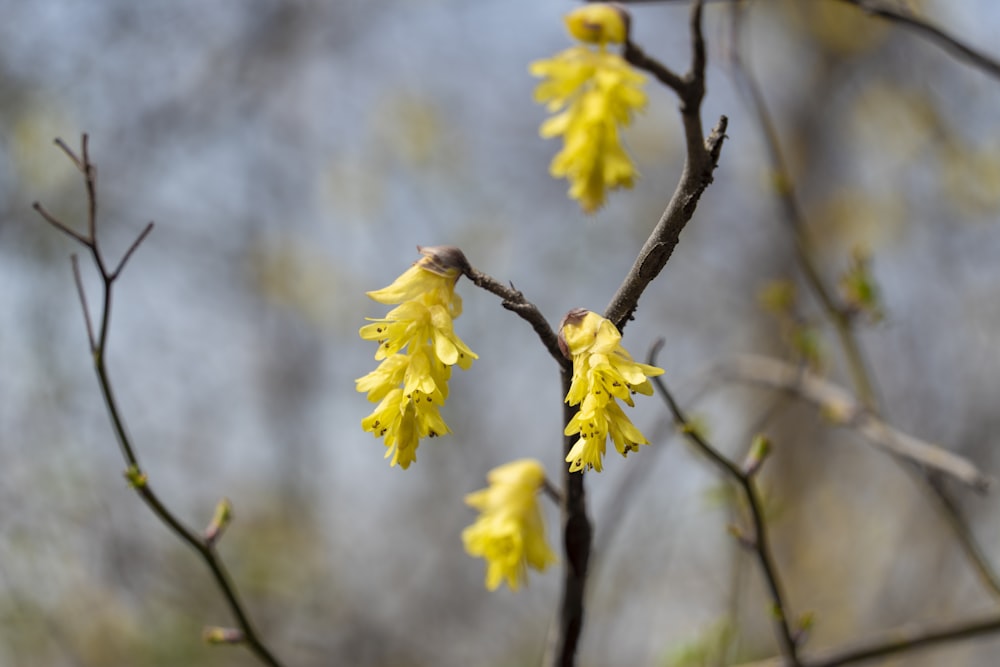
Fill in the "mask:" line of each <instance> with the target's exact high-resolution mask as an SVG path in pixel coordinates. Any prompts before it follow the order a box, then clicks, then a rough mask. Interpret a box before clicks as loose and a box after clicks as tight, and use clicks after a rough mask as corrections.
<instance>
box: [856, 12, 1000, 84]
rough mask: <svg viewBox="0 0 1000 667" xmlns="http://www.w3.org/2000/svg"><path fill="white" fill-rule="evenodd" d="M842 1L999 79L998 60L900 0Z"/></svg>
mask: <svg viewBox="0 0 1000 667" xmlns="http://www.w3.org/2000/svg"><path fill="white" fill-rule="evenodd" d="M838 1H839V2H842V3H844V4H848V5H853V6H855V7H857V8H858V9H860V10H861V11H863V12H865V13H866V14H870V15H871V16H877V17H879V18H881V19H885V20H886V21H889V22H891V23H895V24H896V25H899V26H902V27H904V28H907V29H909V30H912V31H914V32H915V33H917V34H918V35H920V36H921V37H925V38H926V39H927V40H929V41H931V42H934V43H935V44H937V45H938V46H940V47H941V48H942V49H944V50H945V51H948V52H949V53H951V54H952V55H953V56H955V57H956V58H957V59H959V60H964V61H966V62H967V63H969V64H970V65H972V66H973V67H976V68H977V69H980V70H982V71H983V72H985V73H986V74H988V75H990V76H992V77H993V78H995V79H1000V62H998V61H997V60H996V59H995V58H993V57H991V56H988V55H986V54H985V53H983V52H982V51H979V50H977V49H974V48H972V47H971V46H969V45H968V44H966V43H964V42H962V41H961V40H959V39H958V38H956V37H953V36H952V35H950V34H948V33H947V32H945V31H944V30H942V29H941V28H938V27H937V26H935V25H933V24H931V23H929V22H928V21H925V20H924V19H922V18H920V17H919V16H916V15H915V14H913V13H911V12H910V11H909V10H907V9H906V8H905V7H903V6H902V4H901V3H897V4H896V5H895V6H893V7H890V6H889V5H887V4H886V3H884V2H873V1H872V0H838Z"/></svg>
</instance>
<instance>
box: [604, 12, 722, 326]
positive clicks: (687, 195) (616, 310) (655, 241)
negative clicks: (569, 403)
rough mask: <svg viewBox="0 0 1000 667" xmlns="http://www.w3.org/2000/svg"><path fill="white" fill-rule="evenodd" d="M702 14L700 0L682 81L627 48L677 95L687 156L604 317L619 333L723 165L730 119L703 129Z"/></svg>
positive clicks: (630, 57)
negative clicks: (706, 132) (721, 158)
mask: <svg viewBox="0 0 1000 667" xmlns="http://www.w3.org/2000/svg"><path fill="white" fill-rule="evenodd" d="M701 10H702V1H701V0H696V1H695V2H694V4H693V6H692V9H691V26H690V30H691V49H692V55H691V69H690V70H689V71H688V73H687V74H685V75H684V76H683V77H678V76H677V75H676V74H674V73H673V72H672V71H670V70H669V69H667V68H666V67H665V66H663V65H660V64H659V63H657V62H656V61H655V60H653V59H652V58H650V57H649V56H647V55H646V54H645V52H644V51H643V50H642V49H640V48H639V47H638V46H637V45H635V44H633V43H632V42H628V43H627V44H626V45H625V53H624V57H625V59H626V60H627V61H629V62H630V63H631V64H633V65H634V66H635V67H638V68H640V69H645V70H646V71H648V72H650V73H652V74H653V75H654V76H656V77H657V78H659V79H660V80H661V81H663V82H664V83H665V84H666V85H668V86H669V87H670V88H672V89H673V90H674V91H675V92H676V93H677V96H678V98H679V99H680V103H681V119H682V121H683V124H684V137H685V142H686V144H687V155H686V157H685V162H684V170H683V172H682V173H681V178H680V181H679V182H678V183H677V188H676V189H675V190H674V194H673V196H671V198H670V202H669V203H668V204H667V207H666V209H665V210H664V211H663V215H661V216H660V220H659V222H657V224H656V227H655V228H654V229H653V231H652V233H651V234H650V235H649V238H648V239H647V240H646V243H645V244H644V245H643V246H642V249H641V250H640V251H639V255H638V256H637V257H636V260H635V263H634V264H633V265H632V269H631V270H630V271H629V273H628V275H627V276H626V277H625V280H624V281H623V282H622V284H621V286H620V287H619V288H618V291H617V292H615V295H614V296H613V297H612V299H611V302H610V303H609V304H608V307H607V309H606V310H605V313H604V316H605V317H606V318H608V319H609V320H611V321H612V322H614V324H615V326H616V327H618V330H619V331H621V330H623V329H624V328H625V325H626V324H627V323H628V321H629V320H631V319H632V317H633V315H634V313H635V309H636V308H637V307H638V304H639V298H640V297H641V296H642V293H643V292H644V291H645V289H646V287H647V286H648V285H649V284H650V283H651V282H652V281H653V280H654V279H655V278H656V277H657V276H658V275H659V274H660V272H661V271H662V270H663V267H664V266H666V264H667V260H669V259H670V256H671V254H673V251H674V248H675V247H676V246H677V242H678V239H679V237H680V233H681V231H683V229H684V227H685V226H686V225H687V223H688V221H690V220H691V217H692V216H693V215H694V211H695V208H696V207H697V206H698V200H699V199H700V198H701V195H702V193H703V192H704V191H705V190H706V188H708V186H709V185H710V184H711V183H712V172H713V171H714V170H715V167H716V165H718V163H719V153H720V151H721V150H722V143H723V141H724V140H725V137H726V126H727V123H728V121H727V119H726V117H725V116H723V117H722V118H720V119H719V122H718V124H717V125H716V126H715V128H714V129H713V130H712V132H711V133H710V134H709V136H708V137H707V138H706V137H705V136H704V134H703V131H702V123H701V101H702V99H703V98H704V96H705V42H704V38H703V36H702V25H701V17H702V11H701Z"/></svg>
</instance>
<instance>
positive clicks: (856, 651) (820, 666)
mask: <svg viewBox="0 0 1000 667" xmlns="http://www.w3.org/2000/svg"><path fill="white" fill-rule="evenodd" d="M997 631H1000V615H996V614H994V615H992V616H984V617H981V618H975V619H968V620H965V621H959V622H957V623H947V624H942V623H935V624H932V625H926V626H922V627H902V628H897V629H895V630H890V631H888V632H885V633H883V634H882V636H881V637H879V638H876V639H868V640H864V641H861V642H858V643H856V644H855V645H853V646H850V647H848V648H845V649H833V650H828V651H823V652H821V653H819V654H818V655H816V656H815V657H809V658H806V659H804V660H803V661H802V665H803V667H840V665H852V664H855V663H859V662H866V661H869V660H874V659H875V658H884V657H886V656H890V655H899V654H903V653H909V652H912V651H916V650H919V649H922V648H925V647H928V646H933V645H935V644H944V643H947V642H955V641H961V640H963V639H971V638H973V637H978V636H980V635H985V634H991V633H995V632H997ZM782 664H783V662H782V658H770V659H767V660H760V661H757V662H752V663H743V664H741V665H740V666H739V667H782Z"/></svg>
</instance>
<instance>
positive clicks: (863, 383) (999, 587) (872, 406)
mask: <svg viewBox="0 0 1000 667" xmlns="http://www.w3.org/2000/svg"><path fill="white" fill-rule="evenodd" d="M733 12H734V14H735V20H736V21H737V24H738V21H739V18H740V16H741V12H742V6H741V5H739V4H734V5H733ZM911 18H912V17H911ZM739 35H740V33H739V31H738V30H736V31H734V39H738V38H739ZM740 50H741V49H740V46H739V44H735V45H734V48H733V49H732V50H731V53H732V63H733V71H734V74H735V76H736V78H737V81H738V83H739V84H741V86H742V87H743V89H744V91H745V93H746V96H747V98H748V99H749V101H750V105H751V108H752V110H753V111H754V116H755V118H756V119H757V123H758V126H759V128H760V133H761V136H762V138H763V140H764V144H765V147H766V150H767V155H768V158H769V160H770V162H771V169H772V171H773V172H774V174H775V176H776V178H777V180H778V188H777V196H778V200H779V203H780V205H781V210H782V212H783V214H784V218H785V221H786V223H787V224H788V226H789V229H790V231H791V234H792V238H793V240H794V247H795V252H796V258H797V260H798V262H799V265H800V267H801V268H802V271H803V274H804V275H805V278H806V283H807V284H808V286H809V287H810V289H811V290H812V292H813V294H814V295H815V296H816V298H817V300H818V301H819V303H820V305H821V307H822V310H823V313H824V315H825V317H826V319H827V320H828V321H829V322H830V324H831V325H832V326H833V329H834V331H835V332H836V335H837V338H838V340H839V342H840V347H841V350H842V351H843V353H844V357H845V360H846V362H847V369H848V372H849V373H850V375H851V380H852V383H853V385H854V387H855V390H856V391H857V392H858V394H859V397H860V398H861V401H862V403H864V405H865V407H866V408H867V410H868V412H866V415H867V419H875V418H876V417H877V416H878V413H879V407H878V397H877V395H876V390H875V383H874V382H873V380H872V376H871V372H870V370H869V367H868V364H867V363H866V361H865V359H864V355H863V353H862V350H861V345H860V343H859V342H858V338H857V335H856V333H855V331H854V327H853V324H854V320H853V318H852V312H851V309H850V308H849V307H847V306H846V305H844V304H842V303H838V301H837V300H836V298H835V297H834V294H833V290H832V289H830V288H829V287H828V286H827V284H826V283H825V281H824V280H823V278H822V277H821V275H820V272H819V270H818V268H817V266H816V264H815V262H814V260H813V257H812V252H811V249H810V248H809V247H808V243H807V240H806V237H805V229H806V227H807V225H806V221H805V216H804V214H803V212H802V209H801V207H800V206H799V203H798V200H797V197H796V195H795V185H794V182H793V179H792V177H791V173H790V171H789V170H788V168H787V165H786V163H785V161H784V158H783V157H782V153H781V144H780V141H779V139H778V133H777V130H776V129H775V126H774V122H773V120H772V119H771V115H770V113H769V111H768V109H767V105H766V103H765V101H764V97H763V94H762V93H761V90H760V86H759V85H758V84H757V82H756V79H755V78H754V77H753V75H752V73H751V72H750V69H749V68H748V67H746V66H745V65H744V63H743V61H742V59H741V56H740ZM876 421H877V420H876ZM865 426H866V428H865V429H863V432H865V433H866V437H868V438H869V439H875V440H876V441H879V442H881V443H882V444H883V446H886V447H887V448H888V447H891V446H897V447H899V446H902V447H905V446H906V445H907V444H910V445H912V446H911V447H908V448H907V449H909V450H911V451H914V452H920V451H922V452H923V453H924V454H927V455H929V454H932V453H933V452H927V451H925V450H924V448H923V447H922V445H923V444H925V443H920V442H919V441H917V442H916V443H913V442H909V440H908V438H909V436H906V435H905V434H897V435H893V434H891V433H889V432H887V431H885V430H884V429H882V428H881V427H876V426H873V424H872V423H871V422H867V423H866V424H865ZM939 451H943V450H939ZM903 456H904V458H905V455H903ZM931 458H932V459H933V457H931ZM925 465H926V464H925ZM973 470H974V468H973ZM908 472H909V471H908ZM965 472H967V473H968V472H969V470H968V469H966V470H965ZM911 474H912V473H911ZM971 479H972V483H973V486H975V487H976V488H978V489H979V490H984V489H985V483H984V482H983V480H982V479H981V478H971ZM922 481H923V483H924V484H925V488H926V489H927V491H928V493H929V494H930V495H931V496H932V497H934V498H935V499H936V501H937V506H938V508H939V509H940V511H941V513H942V516H943V518H944V519H945V521H946V523H947V524H948V525H949V526H950V527H951V528H952V531H953V533H954V535H955V538H956V540H958V542H959V544H960V545H961V547H962V551H963V553H965V555H966V557H967V558H968V560H969V563H970V565H971V566H972V567H973V569H974V570H975V571H976V573H977V574H978V576H979V577H980V579H981V580H982V581H983V582H984V583H985V584H986V586H987V587H988V588H989V589H990V590H991V591H992V592H993V594H994V595H996V596H998V597H1000V577H998V576H997V575H996V573H995V572H994V570H993V567H992V565H991V564H990V563H989V562H988V561H987V560H986V558H985V556H984V554H983V552H982V549H980V548H979V546H978V544H976V542H975V539H974V536H973V534H972V531H971V529H970V528H969V527H968V525H967V523H966V521H965V519H964V517H962V516H961V514H960V513H959V512H958V508H957V507H956V506H955V505H954V503H951V502H949V499H947V498H944V497H942V494H943V490H942V489H941V488H940V487H938V486H936V485H935V484H934V483H933V481H932V480H930V479H928V478H926V477H925V478H924V479H923V480H922Z"/></svg>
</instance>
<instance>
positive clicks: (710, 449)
mask: <svg viewBox="0 0 1000 667" xmlns="http://www.w3.org/2000/svg"><path fill="white" fill-rule="evenodd" d="M662 347H663V340H662V339H660V340H659V341H657V342H656V344H654V345H653V347H652V349H651V350H650V352H649V360H648V363H649V364H651V365H654V366H655V365H656V357H657V355H658V354H659V351H660V349H661V348H662ZM650 380H652V382H653V384H654V385H655V386H656V389H657V391H658V392H659V394H660V396H661V397H662V398H663V401H664V402H665V403H666V405H667V408H668V409H669V410H670V414H671V415H672V416H673V418H674V422H675V423H676V424H677V427H678V428H679V429H680V430H681V432H682V433H683V434H684V437H685V438H687V440H688V441H689V442H690V443H691V444H692V445H694V447H695V449H697V450H698V452H699V453H701V454H702V455H703V456H704V457H705V458H707V459H708V460H709V462H710V463H712V465H714V466H715V467H716V468H718V470H719V471H720V472H721V473H722V474H723V475H725V476H726V477H728V478H729V479H731V480H732V481H733V482H735V483H736V484H737V485H738V486H739V487H740V489H741V490H742V491H743V495H744V497H745V498H746V501H747V507H748V509H749V511H750V520H751V522H752V524H753V535H752V536H749V537H746V538H742V539H741V540H740V542H741V543H742V544H744V545H745V546H746V547H747V548H749V549H752V550H753V552H754V555H755V556H756V559H757V563H758V565H759V567H760V569H761V572H762V573H763V575H764V581H765V583H766V584H767V589H768V594H769V595H770V597H771V610H770V611H771V615H772V617H773V619H774V626H775V635H776V637H777V640H778V647H779V649H780V650H781V655H782V657H783V658H784V662H785V665H786V666H787V667H796V666H797V665H800V664H802V663H801V662H800V660H799V657H798V646H797V641H796V632H795V631H793V630H792V626H791V625H790V623H789V620H788V619H789V610H788V603H787V602H786V600H785V595H784V593H783V590H782V585H781V580H780V579H779V577H778V567H777V565H776V564H775V562H774V556H773V554H772V553H771V547H770V542H769V540H768V535H767V528H766V525H765V521H764V509H763V504H762V503H761V499H760V493H759V492H758V490H757V485H756V482H755V481H754V476H755V473H756V472H757V471H758V470H759V463H758V465H757V466H756V467H755V468H753V469H744V468H741V467H740V466H738V465H737V464H736V463H733V462H732V461H730V460H729V459H728V458H726V457H725V456H724V455H723V454H722V453H721V452H720V451H719V450H718V449H716V448H715V447H714V446H712V445H711V444H710V443H709V442H708V441H707V440H706V439H705V438H704V437H703V436H702V435H701V434H699V433H698V431H697V430H696V429H694V428H691V426H690V424H691V422H690V421H688V418H687V417H686V416H685V415H684V412H683V411H682V410H681V408H680V406H679V405H678V404H677V401H676V400H674V397H673V395H672V394H671V393H670V391H669V390H668V389H667V385H666V383H665V382H663V379H662V378H661V377H654V378H650Z"/></svg>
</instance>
